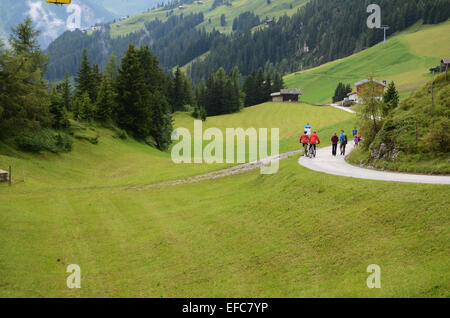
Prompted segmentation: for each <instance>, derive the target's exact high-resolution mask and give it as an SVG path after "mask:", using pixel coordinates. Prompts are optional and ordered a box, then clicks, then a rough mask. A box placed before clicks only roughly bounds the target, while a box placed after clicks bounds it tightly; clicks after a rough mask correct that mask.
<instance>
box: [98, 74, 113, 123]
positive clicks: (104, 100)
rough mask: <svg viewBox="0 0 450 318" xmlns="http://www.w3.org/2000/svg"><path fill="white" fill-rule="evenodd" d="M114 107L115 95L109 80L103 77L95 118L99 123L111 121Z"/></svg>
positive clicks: (107, 77)
mask: <svg viewBox="0 0 450 318" xmlns="http://www.w3.org/2000/svg"><path fill="white" fill-rule="evenodd" d="M114 105H115V94H114V90H113V87H112V84H111V78H110V77H109V76H104V77H103V80H102V83H101V85H100V90H99V92H98V97H97V107H96V113H95V118H96V119H97V120H99V121H103V122H105V121H108V120H110V119H111V116H112V113H113V109H114V108H115V107H114Z"/></svg>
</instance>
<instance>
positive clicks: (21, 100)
mask: <svg viewBox="0 0 450 318" xmlns="http://www.w3.org/2000/svg"><path fill="white" fill-rule="evenodd" d="M38 34H39V31H36V30H34V29H33V27H32V25H31V20H30V19H26V20H25V22H24V23H22V24H19V26H18V27H17V28H15V29H12V34H11V36H10V39H9V43H10V45H11V50H6V49H4V47H3V45H0V87H1V93H0V135H2V136H6V135H8V137H11V136H16V135H20V134H21V133H23V132H25V131H29V132H32V133H33V134H35V133H37V132H38V131H39V130H40V129H41V128H45V127H49V126H50V125H51V124H52V115H51V114H50V112H49V104H50V100H49V94H48V90H47V88H48V85H47V83H46V82H45V81H44V79H43V74H44V70H45V68H46V63H47V57H46V56H44V55H43V54H42V52H41V50H40V48H39V46H38V44H37V39H36V37H37V36H38Z"/></svg>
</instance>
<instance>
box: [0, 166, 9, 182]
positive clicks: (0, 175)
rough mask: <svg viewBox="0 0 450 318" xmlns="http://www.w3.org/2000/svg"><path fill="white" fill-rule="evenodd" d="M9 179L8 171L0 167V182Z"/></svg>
mask: <svg viewBox="0 0 450 318" xmlns="http://www.w3.org/2000/svg"><path fill="white" fill-rule="evenodd" d="M8 180H9V173H8V172H7V171H4V170H1V169H0V182H6V181H8Z"/></svg>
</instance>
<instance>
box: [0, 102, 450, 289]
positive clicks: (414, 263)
mask: <svg viewBox="0 0 450 318" xmlns="http://www.w3.org/2000/svg"><path fill="white" fill-rule="evenodd" d="M354 119H355V117H354V115H353V114H349V113H347V112H343V111H340V110H337V109H334V108H331V107H323V106H310V105H305V104H281V103H266V104H262V105H258V106H255V107H250V108H247V109H245V110H244V111H242V112H240V113H236V114H232V115H224V116H216V117H210V118H208V120H207V121H206V122H204V123H203V126H204V129H206V128H208V127H217V128H220V129H221V130H224V129H225V128H228V127H232V128H237V127H242V128H249V127H255V128H259V127H265V128H273V127H275V128H276V127H279V128H280V139H281V141H280V148H281V150H282V151H287V150H293V149H298V147H299V146H298V144H297V139H298V135H299V133H301V129H302V127H303V125H304V124H305V123H306V122H310V123H311V124H312V125H313V126H314V128H315V129H317V130H318V131H319V135H320V137H321V138H322V140H323V144H324V145H326V144H329V141H328V139H329V136H330V135H331V133H332V132H334V131H336V130H338V129H339V128H345V129H347V130H348V129H350V128H352V125H353V123H354ZM174 125H175V126H176V127H186V128H189V129H192V127H193V119H192V118H191V117H189V116H188V115H187V114H184V113H177V114H176V115H175V122H174ZM79 129H80V131H79V132H78V134H84V135H89V136H91V135H92V136H98V137H99V139H98V140H99V143H98V144H96V145H93V144H91V143H89V142H88V141H87V140H83V139H77V140H75V142H74V149H73V151H72V152H71V153H67V154H61V155H54V154H49V153H42V154H40V155H31V154H27V153H23V152H18V151H16V150H13V149H11V148H9V147H7V146H5V145H1V146H0V153H1V155H0V168H3V169H5V167H6V166H8V165H12V166H13V169H14V170H13V171H14V173H15V177H14V183H13V185H12V186H11V187H8V186H7V185H6V184H0V297H449V296H450V292H449V288H448V287H449V286H450V282H449V276H448V268H449V261H450V258H449V255H450V254H449V247H448V241H449V239H450V233H449V231H448V226H449V214H448V206H449V204H450V199H449V198H450V197H449V195H448V194H449V188H448V186H438V185H418V184H403V183H389V182H380V181H369V180H358V179H352V178H345V177H337V176H331V175H326V174H322V173H318V172H314V171H310V170H308V169H306V168H304V167H301V166H300V165H298V163H297V159H298V155H297V156H294V157H291V158H289V159H286V160H283V161H281V162H280V170H279V171H278V173H276V174H273V175H261V174H260V172H259V170H254V171H250V172H247V173H244V174H240V175H234V176H228V177H224V178H220V179H214V180H206V181H202V182H199V183H192V184H180V185H165V186H164V185H161V186H158V187H148V185H151V184H154V183H157V182H161V181H165V180H173V179H179V178H186V177H188V176H192V175H197V174H200V173H205V172H208V171H212V170H216V169H220V168H223V167H224V166H225V165H206V164H198V165H194V164H191V165H185V164H181V165H176V164H174V163H173V162H172V161H171V160H170V152H159V151H157V150H154V149H152V148H150V147H148V146H146V145H144V144H142V143H139V142H137V141H134V140H132V139H127V140H122V139H119V138H114V133H113V132H111V131H109V130H107V129H104V128H101V127H97V126H86V127H79ZM22 170H23V171H24V174H25V181H24V182H23V181H22V174H21V172H22ZM69 264H78V265H79V266H80V268H81V289H69V288H67V286H66V279H67V277H68V275H69V274H68V273H66V268H67V266H68V265H69ZM370 264H378V265H379V266H380V267H381V284H382V288H381V289H369V288H367V286H366V279H367V277H368V275H369V274H368V273H367V272H366V268H367V266H368V265H370Z"/></svg>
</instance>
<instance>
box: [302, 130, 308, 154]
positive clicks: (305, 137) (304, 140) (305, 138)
mask: <svg viewBox="0 0 450 318" xmlns="http://www.w3.org/2000/svg"><path fill="white" fill-rule="evenodd" d="M300 143H301V144H302V145H303V152H304V153H305V156H306V155H307V153H308V143H309V136H308V132H307V131H306V130H305V132H304V133H303V135H302V136H301V137H300Z"/></svg>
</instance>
